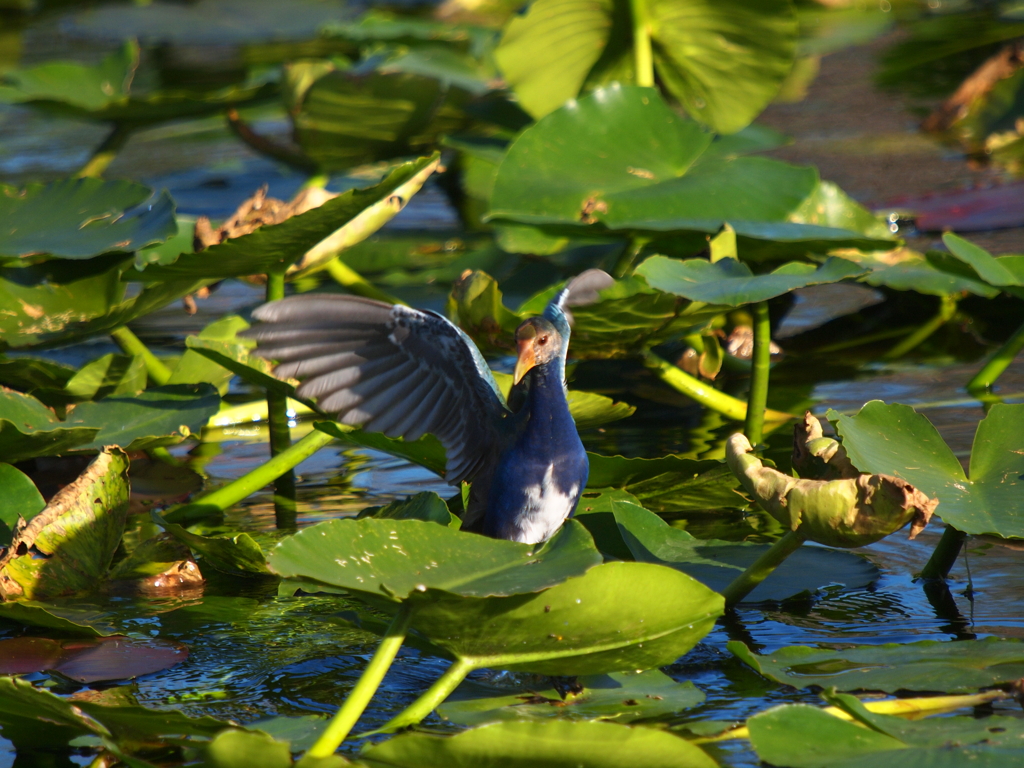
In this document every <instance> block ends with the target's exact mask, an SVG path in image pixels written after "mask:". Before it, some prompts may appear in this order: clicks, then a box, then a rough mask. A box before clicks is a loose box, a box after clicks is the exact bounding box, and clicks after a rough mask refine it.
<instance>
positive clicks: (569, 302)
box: [544, 269, 615, 325]
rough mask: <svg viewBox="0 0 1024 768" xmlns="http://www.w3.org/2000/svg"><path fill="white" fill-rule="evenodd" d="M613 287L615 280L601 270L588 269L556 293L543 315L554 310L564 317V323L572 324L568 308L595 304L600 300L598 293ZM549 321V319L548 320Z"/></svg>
mask: <svg viewBox="0 0 1024 768" xmlns="http://www.w3.org/2000/svg"><path fill="white" fill-rule="evenodd" d="M613 285H615V278H613V277H612V276H611V275H609V274H608V273H607V272H605V271H604V270H603V269H588V270H587V271H585V272H580V273H579V274H578V275H576V277H574V278H573V279H572V280H570V281H569V282H568V283H566V285H565V288H563V289H562V290H560V291H559V292H558V293H556V294H555V295H554V296H553V297H552V298H551V302H550V303H549V304H548V309H547V310H546V311H545V312H544V314H545V315H548V314H551V313H553V312H554V311H555V310H556V308H557V309H558V310H561V312H562V314H563V315H565V319H566V321H567V322H568V323H569V324H570V325H571V324H572V312H571V311H570V309H569V307H584V306H586V305H587V304H595V303H597V300H598V299H599V298H600V296H599V295H598V293H599V291H603V290H604V289H605V288H610V287H611V286H613ZM548 319H551V318H548Z"/></svg>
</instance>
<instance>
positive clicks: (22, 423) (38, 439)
mask: <svg viewBox="0 0 1024 768" xmlns="http://www.w3.org/2000/svg"><path fill="white" fill-rule="evenodd" d="M99 431H100V429H99V427H96V426H91V425H90V426H74V427H69V426H66V425H65V424H64V422H62V421H61V420H60V419H58V418H57V416H56V415H55V414H54V412H53V411H51V410H50V409H49V408H47V407H46V406H45V405H43V404H42V403H40V402H39V401H38V400H36V399H35V398H34V397H32V396H31V395H23V394H21V393H20V392H15V391H14V390H11V389H2V390H0V458H2V459H3V460H4V461H7V462H18V461H24V460H25V459H31V458H34V457H36V456H50V455H57V454H61V453H64V452H66V451H68V450H70V449H72V448H75V447H77V446H80V445H83V444H85V443H88V442H90V441H91V440H93V439H94V438H95V437H96V435H97V434H98V433H99Z"/></svg>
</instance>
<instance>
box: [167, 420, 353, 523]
mask: <svg viewBox="0 0 1024 768" xmlns="http://www.w3.org/2000/svg"><path fill="white" fill-rule="evenodd" d="M333 439H334V438H333V437H332V436H331V435H328V434H327V433H326V432H321V431H320V430H318V429H314V430H313V431H312V432H310V433H309V434H308V435H306V436H305V437H304V438H302V439H301V440H299V442H297V443H296V444H295V445H293V446H292V447H291V448H289V449H288V450H286V451H283V452H282V453H279V454H277V456H274V457H273V458H272V459H270V461H268V462H266V463H265V464H263V465H261V466H259V467H257V468H256V469H254V470H252V471H251V472H248V473H246V474H244V475H242V476H241V477H240V478H238V479H237V480H234V481H232V482H230V483H228V484H227V485H225V486H223V487H221V488H218V489H217V490H216V491H213V492H211V493H208V494H206V495H205V496H202V497H200V498H198V499H196V500H195V501H193V502H191V503H190V504H185V505H184V506H180V507H175V508H173V509H171V510H170V511H169V512H167V514H165V515H164V517H165V518H166V520H167V521H168V522H170V523H183V522H187V521H189V520H193V519H200V518H203V517H207V516H209V514H210V513H211V512H223V511H224V510H225V509H227V508H228V507H230V506H231V505H232V504H237V503H238V502H240V501H241V500H242V499H244V498H245V497H246V496H248V495H250V494H252V493H255V492H256V491H258V490H259V489H260V488H263V487H264V486H265V485H267V484H268V483H270V482H272V481H273V480H275V479H277V478H278V477H280V476H281V475H282V474H284V473H285V472H287V471H289V470H291V469H292V468H294V467H295V466H296V465H298V464H299V463H301V462H303V461H305V460H306V459H308V458H309V457H310V456H312V455H313V454H314V453H316V452H317V451H319V450H320V449H321V448H323V447H324V446H325V445H327V444H328V443H329V442H331V440H333Z"/></svg>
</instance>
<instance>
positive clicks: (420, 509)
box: [356, 491, 462, 529]
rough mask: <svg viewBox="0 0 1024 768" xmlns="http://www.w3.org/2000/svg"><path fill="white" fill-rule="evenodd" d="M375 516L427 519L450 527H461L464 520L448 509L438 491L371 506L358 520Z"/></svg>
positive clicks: (382, 517) (383, 518)
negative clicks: (381, 505) (379, 505)
mask: <svg viewBox="0 0 1024 768" xmlns="http://www.w3.org/2000/svg"><path fill="white" fill-rule="evenodd" d="M364 517H373V518H376V519H378V520H426V521H429V522H432V523H438V524H439V525H443V526H445V527H448V528H456V529H457V528H459V526H460V525H461V524H462V521H461V520H459V518H457V517H456V516H455V515H453V514H452V513H451V512H450V511H448V505H447V504H445V502H444V499H442V498H441V497H440V496H438V495H437V494H436V493H431V492H429V491H423V492H422V493H417V494H416V495H415V496H410V497H409V498H407V499H403V500H401V501H393V502H391V503H390V504H386V505H385V506H383V507H369V508H367V509H364V510H363V511H362V512H360V513H359V515H358V516H357V518H356V519H357V520H361V519H362V518H364Z"/></svg>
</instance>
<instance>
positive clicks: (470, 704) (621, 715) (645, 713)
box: [437, 669, 704, 725]
mask: <svg viewBox="0 0 1024 768" xmlns="http://www.w3.org/2000/svg"><path fill="white" fill-rule="evenodd" d="M579 683H580V685H581V686H583V690H582V691H580V692H579V693H572V692H570V693H568V694H567V695H566V697H565V698H564V699H563V698H562V696H561V695H560V694H559V693H558V691H556V690H554V689H553V688H544V687H542V686H537V687H535V688H523V689H521V690H519V691H517V692H515V693H503V694H498V695H496V691H495V686H493V685H485V684H482V683H476V682H464V683H463V684H462V685H460V686H459V687H458V688H457V689H456V690H455V692H454V693H453V694H452V695H451V696H450V697H449V698H448V700H447V701H445V703H444V704H442V705H441V706H440V707H438V708H437V714H439V715H440V716H441V717H442V718H444V719H445V720H451V721H452V722H453V723H458V724H459V725H481V724H483V723H493V722H495V721H498V720H547V719H550V718H559V719H565V720H614V721H616V722H619V723H629V722H632V721H633V720H639V719H641V718H646V717H665V716H667V715H672V714H675V713H677V712H681V711H683V710H684V709H690V708H692V707H695V706H697V705H698V704H700V703H702V702H703V701H704V693H703V692H702V691H700V690H699V689H698V688H697V687H696V686H695V685H694V684H693V683H691V682H690V681H686V682H684V683H677V682H676V681H675V680H673V679H672V678H671V677H669V676H668V675H666V674H665V673H663V672H659V671H658V670H656V669H651V670H647V671H646V672H613V673H612V674H609V675H589V676H584V677H581V678H580V679H579Z"/></svg>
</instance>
